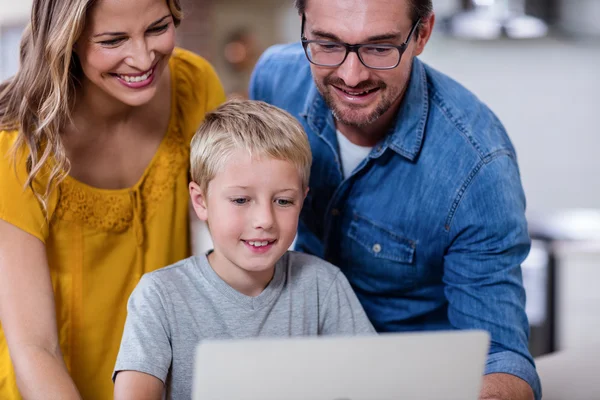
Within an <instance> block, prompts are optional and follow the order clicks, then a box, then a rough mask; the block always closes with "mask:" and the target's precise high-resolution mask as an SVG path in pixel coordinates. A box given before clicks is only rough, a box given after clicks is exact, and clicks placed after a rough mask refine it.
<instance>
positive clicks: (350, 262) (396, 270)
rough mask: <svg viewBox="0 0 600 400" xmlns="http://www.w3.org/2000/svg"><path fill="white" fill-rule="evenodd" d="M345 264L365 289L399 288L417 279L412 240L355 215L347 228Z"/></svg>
mask: <svg viewBox="0 0 600 400" xmlns="http://www.w3.org/2000/svg"><path fill="white" fill-rule="evenodd" d="M347 235H348V238H349V239H350V240H347V241H346V242H347V245H346V246H345V247H346V249H345V250H346V251H344V253H345V258H346V260H345V262H344V263H343V264H344V265H346V266H348V271H347V273H348V274H349V275H352V276H353V277H354V278H355V279H352V280H354V281H355V282H354V283H356V284H359V282H360V283H361V284H359V285H357V286H362V285H364V286H365V287H364V288H363V289H365V290H377V291H392V292H393V291H398V290H403V289H407V288H410V287H412V286H414V284H415V283H416V282H417V281H418V278H419V273H418V268H417V263H416V259H415V258H416V250H417V245H416V242H415V241H414V240H411V239H408V238H406V237H403V236H402V235H400V234H397V233H395V232H392V230H391V229H389V228H386V227H384V226H382V224H378V223H376V222H373V221H370V220H368V219H366V218H364V217H362V216H360V215H358V214H354V215H353V218H352V221H351V222H350V225H349V228H348V234H347Z"/></svg>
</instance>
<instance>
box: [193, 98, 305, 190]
mask: <svg viewBox="0 0 600 400" xmlns="http://www.w3.org/2000/svg"><path fill="white" fill-rule="evenodd" d="M239 149H243V150H247V151H248V152H249V153H250V155H251V156H256V157H261V156H267V157H270V158H274V159H277V160H284V161H289V162H291V163H292V164H293V165H294V166H295V167H296V169H297V170H298V173H299V174H300V178H301V179H302V184H303V186H304V189H306V188H307V187H308V179H309V177H310V166H311V163H312V155H311V151H310V144H309V143H308V137H307V136H306V133H305V132H304V129H303V128H302V126H301V125H300V123H299V122H298V121H297V120H296V119H295V118H294V117H292V116H291V115H290V114H289V113H287V112H286V111H284V110H282V109H280V108H277V107H275V106H272V105H270V104H267V103H265V102H262V101H253V100H231V101H228V102H226V103H224V104H222V105H221V106H220V107H219V108H217V109H216V110H214V111H213V112H211V113H208V114H207V115H206V119H205V120H204V123H203V124H202V125H201V126H200V128H199V129H198V131H197V132H196V134H195V135H194V138H193V139H192V144H191V150H190V161H191V175H192V180H193V181H194V182H196V183H197V184H198V185H199V186H200V189H201V190H202V192H203V193H207V189H208V183H209V182H210V181H211V180H212V179H213V178H214V177H215V175H216V174H217V173H218V172H219V171H221V169H222V168H223V166H224V165H225V164H226V163H227V161H228V159H229V157H230V155H231V153H232V152H233V151H234V150H239Z"/></svg>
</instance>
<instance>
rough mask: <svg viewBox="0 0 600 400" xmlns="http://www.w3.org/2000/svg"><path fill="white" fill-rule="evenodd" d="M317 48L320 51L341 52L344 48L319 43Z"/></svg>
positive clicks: (334, 44) (332, 44)
mask: <svg viewBox="0 0 600 400" xmlns="http://www.w3.org/2000/svg"><path fill="white" fill-rule="evenodd" d="M319 47H320V48H321V50H322V51H341V50H343V49H344V46H340V45H339V44H337V43H319Z"/></svg>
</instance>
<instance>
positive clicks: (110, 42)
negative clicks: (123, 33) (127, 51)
mask: <svg viewBox="0 0 600 400" xmlns="http://www.w3.org/2000/svg"><path fill="white" fill-rule="evenodd" d="M124 40H125V38H117V39H111V40H103V41H101V42H98V43H100V44H101V45H102V46H116V45H118V44H119V43H121V42H122V41H124Z"/></svg>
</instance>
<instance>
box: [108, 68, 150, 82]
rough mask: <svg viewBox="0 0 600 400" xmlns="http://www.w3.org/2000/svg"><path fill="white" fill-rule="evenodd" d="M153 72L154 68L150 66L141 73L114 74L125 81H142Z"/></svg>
mask: <svg viewBox="0 0 600 400" xmlns="http://www.w3.org/2000/svg"><path fill="white" fill-rule="evenodd" d="M153 73H154V68H151V69H150V70H149V71H147V72H145V73H144V74H143V75H135V76H132V75H121V74H115V75H116V76H118V77H119V78H121V79H123V80H124V81H125V82H128V83H135V82H143V81H145V80H146V79H148V78H150V77H151V76H152V74H153Z"/></svg>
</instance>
